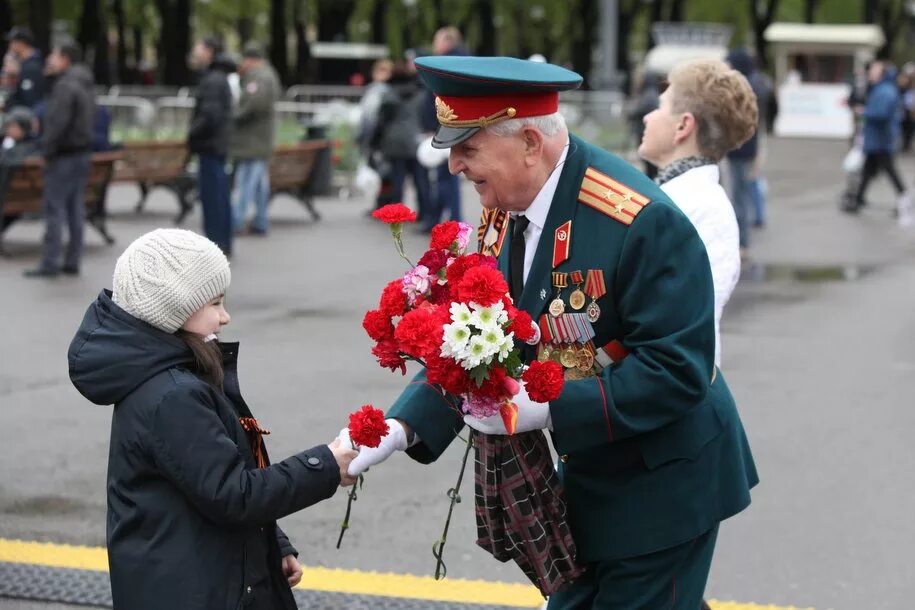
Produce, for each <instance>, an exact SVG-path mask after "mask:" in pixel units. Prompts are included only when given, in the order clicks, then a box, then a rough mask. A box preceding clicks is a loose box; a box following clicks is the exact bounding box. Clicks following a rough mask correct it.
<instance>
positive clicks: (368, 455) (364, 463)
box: [337, 419, 409, 477]
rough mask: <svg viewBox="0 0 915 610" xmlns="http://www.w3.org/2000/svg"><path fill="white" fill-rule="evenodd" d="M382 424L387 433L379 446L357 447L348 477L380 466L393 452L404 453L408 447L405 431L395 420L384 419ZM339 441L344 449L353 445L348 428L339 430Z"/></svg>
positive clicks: (348, 469) (348, 470)
mask: <svg viewBox="0 0 915 610" xmlns="http://www.w3.org/2000/svg"><path fill="white" fill-rule="evenodd" d="M384 422H385V423H386V424H387V425H388V428H389V430H388V433H387V434H385V435H384V436H382V437H381V444H379V445H378V446H377V447H357V449H359V455H357V456H356V457H355V458H353V461H352V462H350V464H349V468H347V469H346V471H347V472H348V473H349V476H351V477H355V476H359V475H360V474H362V473H363V472H365V471H366V470H368V469H369V468H370V467H372V466H374V465H376V464H380V463H382V462H383V461H385V460H386V459H388V458H389V457H391V454H392V453H394V452H395V451H406V449H407V447H408V446H409V445H408V443H407V431H406V430H404V428H403V425H402V424H401V423H400V422H399V421H397V420H396V419H386V420H384ZM337 438H339V439H340V441H341V443H342V444H343V446H344V447H352V446H353V443H352V441H351V440H350V438H349V428H344V429H343V430H340V435H339V436H338V437H337Z"/></svg>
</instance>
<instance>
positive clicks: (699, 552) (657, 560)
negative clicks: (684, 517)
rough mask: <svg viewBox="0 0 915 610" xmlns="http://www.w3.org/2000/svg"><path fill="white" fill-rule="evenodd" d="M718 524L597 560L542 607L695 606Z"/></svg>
mask: <svg viewBox="0 0 915 610" xmlns="http://www.w3.org/2000/svg"><path fill="white" fill-rule="evenodd" d="M717 537H718V526H717V525H716V526H715V527H714V528H712V529H711V530H709V531H707V532H706V533H704V534H702V535H701V536H699V537H698V538H694V539H693V540H690V541H688V542H685V543H683V544H681V545H678V546H675V547H673V548H669V549H664V550H663V551H658V552H656V553H650V554H648V555H641V556H639V557H627V558H625V559H614V560H612V561H598V562H595V563H592V564H590V565H589V566H588V571H587V572H586V573H585V575H584V576H582V577H581V578H580V579H578V580H577V581H575V582H574V583H573V584H572V585H571V586H570V587H569V588H568V589H566V590H565V591H562V592H561V593H556V594H554V595H552V596H550V602H549V605H548V606H547V609H548V610H699V607H700V605H701V604H702V595H703V593H704V592H705V582H706V580H707V579H708V573H709V568H711V565H712V553H713V552H714V550H715V540H716V538H717Z"/></svg>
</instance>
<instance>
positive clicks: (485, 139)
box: [448, 129, 533, 212]
mask: <svg viewBox="0 0 915 610" xmlns="http://www.w3.org/2000/svg"><path fill="white" fill-rule="evenodd" d="M523 133H524V132H523V131H521V132H518V133H517V134H514V135H510V136H504V137H503V136H496V135H493V134H491V133H489V132H488V131H487V130H485V129H481V130H480V131H478V132H477V133H475V134H474V135H473V136H472V137H471V138H469V139H467V140H465V141H464V142H461V143H460V144H458V145H457V146H453V147H452V148H451V155H450V157H449V158H448V169H449V170H450V171H451V173H452V174H455V175H457V174H461V173H463V174H464V176H466V178H467V179H468V180H470V181H471V182H473V186H474V188H475V189H476V191H477V193H479V194H480V203H481V204H482V205H483V207H484V208H486V209H490V210H491V209H494V208H499V209H500V210H506V211H509V212H520V211H523V210H526V209H527V208H528V206H530V204H531V201H530V199H529V198H528V197H527V194H528V193H529V192H530V190H531V189H530V185H529V184H528V182H529V181H530V180H531V179H532V178H533V176H532V172H531V167H530V165H529V164H527V163H525V155H526V154H527V152H526V146H525V143H524V137H523Z"/></svg>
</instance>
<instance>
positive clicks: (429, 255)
mask: <svg viewBox="0 0 915 610" xmlns="http://www.w3.org/2000/svg"><path fill="white" fill-rule="evenodd" d="M449 258H451V256H450V255H449V254H448V252H447V251H445V250H429V251H428V252H426V253H425V254H423V257H422V258H421V259H419V262H418V263H417V264H418V265H424V266H425V267H426V268H427V269H428V270H429V273H431V274H433V275H438V272H439V271H441V270H442V269H444V268H445V265H447V264H448V259H449Z"/></svg>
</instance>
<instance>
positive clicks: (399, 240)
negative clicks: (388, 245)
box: [391, 222, 416, 269]
mask: <svg viewBox="0 0 915 610" xmlns="http://www.w3.org/2000/svg"><path fill="white" fill-rule="evenodd" d="M391 235H392V236H393V237H394V248H395V249H396V250H397V254H399V255H400V258H402V259H404V260H405V261H407V264H408V265H410V268H411V269H412V268H414V267H416V265H414V264H413V263H412V262H410V259H409V258H407V251H406V250H405V249H404V246H403V223H399V222H397V223H394V224H392V225H391Z"/></svg>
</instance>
